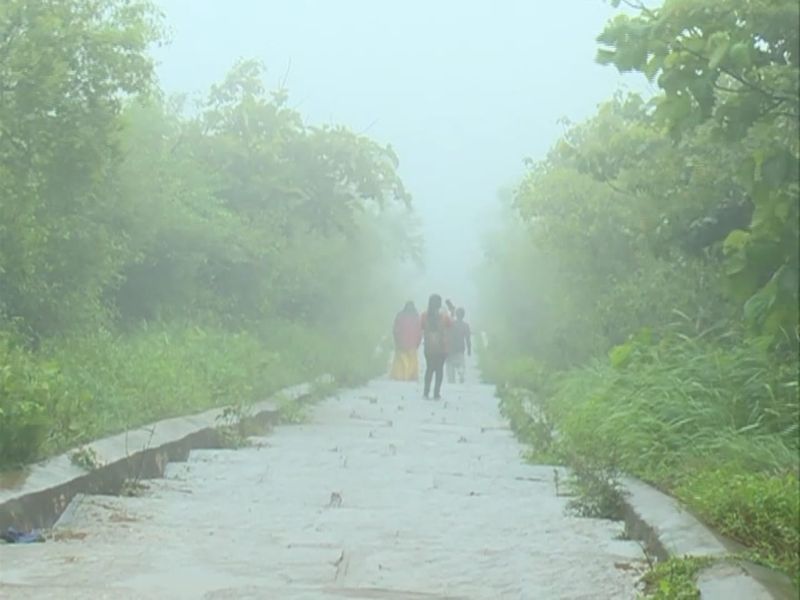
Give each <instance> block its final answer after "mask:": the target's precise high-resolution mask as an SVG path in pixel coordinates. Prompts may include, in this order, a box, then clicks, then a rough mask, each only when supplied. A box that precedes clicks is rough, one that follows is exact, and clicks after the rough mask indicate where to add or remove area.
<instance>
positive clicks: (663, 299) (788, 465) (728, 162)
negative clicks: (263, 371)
mask: <svg viewBox="0 0 800 600" xmlns="http://www.w3.org/2000/svg"><path fill="white" fill-rule="evenodd" d="M627 4H628V5H629V6H632V7H633V8H634V9H635V10H634V11H633V12H632V13H631V12H628V13H626V14H621V15H619V16H618V17H616V18H615V19H613V20H612V21H611V22H610V23H609V24H608V26H607V27H606V29H605V31H603V33H602V34H601V35H600V37H599V42H600V43H601V46H602V47H601V49H600V51H599V55H598V60H599V61H600V62H602V63H607V64H612V65H614V66H616V67H617V68H618V69H619V70H621V71H638V72H641V73H643V74H644V75H645V76H647V77H648V78H649V79H650V80H651V81H653V82H655V83H656V84H657V85H658V87H659V88H660V92H659V93H657V94H656V95H655V96H654V97H653V98H652V99H649V100H646V99H642V98H641V97H638V96H636V95H632V94H629V95H617V96H615V97H614V98H612V99H610V100H609V101H608V102H606V103H604V104H602V105H601V106H600V107H599V109H598V111H597V113H596V114H595V115H594V116H593V117H592V118H590V119H588V120H587V121H586V122H584V123H580V124H575V125H572V126H570V128H569V130H568V131H567V132H566V134H565V135H564V137H563V138H562V139H561V140H559V141H558V142H557V143H556V144H555V145H554V146H553V148H552V150H551V151H550V153H549V154H548V155H547V157H546V158H545V159H544V160H542V161H538V162H531V163H530V164H529V169H528V172H527V174H526V175H525V177H524V179H523V180H522V182H521V183H520V184H519V186H518V187H517V189H516V192H515V194H514V196H513V200H512V201H511V202H509V203H508V207H507V213H508V214H507V221H508V223H507V225H506V226H505V227H504V228H503V229H502V230H501V231H498V232H496V233H494V234H493V235H492V236H491V237H490V238H489V239H488V240H487V253H486V256H487V258H486V261H485V265H484V269H483V275H482V277H483V283H484V285H482V286H481V289H482V290H483V291H484V299H483V306H484V310H483V314H482V317H483V320H484V322H485V325H486V328H487V329H488V330H489V332H490V334H493V335H492V338H491V341H490V344H489V349H488V351H487V352H485V353H484V356H483V358H482V360H483V363H484V371H485V373H486V374H487V375H488V376H490V377H491V378H493V379H495V380H497V381H504V382H506V383H508V384H510V385H511V386H522V387H526V388H529V389H532V390H534V392H535V393H536V394H537V396H538V399H539V403H540V409H541V410H543V415H544V416H541V415H539V416H537V417H536V418H534V419H532V421H531V424H528V425H524V426H523V425H520V424H517V425H516V426H517V427H523V428H525V432H526V434H528V435H529V437H530V438H531V439H532V440H537V441H536V443H538V444H539V445H540V446H541V450H542V451H543V452H544V453H545V454H547V455H550V456H552V455H553V454H556V455H558V456H559V457H560V458H562V459H564V460H567V461H570V462H572V463H573V464H581V465H582V466H585V465H586V463H587V462H590V463H592V464H593V465H595V467H596V468H598V469H609V468H613V469H617V470H623V471H627V472H629V473H633V474H636V475H639V476H641V477H643V478H645V479H647V480H649V481H651V482H654V483H656V484H657V485H658V486H660V487H662V488H663V489H666V490H668V491H670V492H672V493H674V494H676V495H677V496H679V497H680V498H682V499H683V500H685V501H686V502H687V503H688V504H689V505H690V506H692V507H693V508H695V509H696V510H697V511H698V512H699V514H701V515H702V516H703V517H704V518H706V519H707V520H708V521H709V522H711V523H713V524H714V525H716V526H717V527H719V528H720V529H721V530H723V531H724V532H726V533H727V534H729V535H731V536H733V537H735V538H737V539H739V540H740V541H742V542H744V543H746V544H747V545H748V546H750V547H751V548H755V549H757V550H758V552H759V556H760V557H761V559H763V560H766V561H770V562H774V563H777V564H780V565H781V566H783V567H784V568H786V569H788V570H790V571H794V572H795V573H796V572H797V569H798V552H797V547H798V540H799V536H798V530H800V522H799V521H800V514H799V513H798V510H799V507H798V501H799V498H798V496H799V494H798V466H799V464H798V438H799V435H798V419H799V418H800V414H799V412H798V388H797V385H798V381H797V379H798V378H797V366H798V363H797V360H798V355H797V349H798V313H797V307H798V190H799V189H800V186H799V182H798V157H799V156H800V150H799V149H798V106H799V104H798V73H799V69H800V57H799V56H798V28H797V23H798V5H797V3H796V2H794V1H793V0H770V1H759V0H666V1H665V2H664V3H663V5H662V6H661V7H659V8H647V7H645V6H640V5H637V4H633V3H627ZM514 398H515V396H513V394H512V395H510V396H509V397H508V398H507V399H506V402H505V403H506V405H507V406H506V412H507V413H508V414H509V415H510V416H511V417H512V418H515V415H516V419H520V418H522V417H521V415H522V413H524V412H525V410H524V407H521V405H520V404H519V402H518V401H517V400H514ZM509 405H511V406H509ZM554 430H558V435H557V436H555V437H554V436H553V434H552V432H553V431H554Z"/></svg>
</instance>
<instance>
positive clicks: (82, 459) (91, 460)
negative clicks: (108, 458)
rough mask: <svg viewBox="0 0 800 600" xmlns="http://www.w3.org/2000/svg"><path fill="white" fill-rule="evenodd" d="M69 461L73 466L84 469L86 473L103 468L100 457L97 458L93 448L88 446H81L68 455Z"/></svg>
mask: <svg viewBox="0 0 800 600" xmlns="http://www.w3.org/2000/svg"><path fill="white" fill-rule="evenodd" d="M69 460H70V462H71V463H72V464H73V465H75V466H77V467H81V468H82V469H86V470H87V471H93V470H95V469H98V468H100V467H101V466H103V464H102V462H101V461H100V457H98V456H97V452H95V451H94V448H91V447H89V446H81V447H80V448H78V449H77V450H75V451H73V452H72V453H71V454H70V455H69Z"/></svg>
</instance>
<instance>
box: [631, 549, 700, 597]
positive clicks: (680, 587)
mask: <svg viewBox="0 0 800 600" xmlns="http://www.w3.org/2000/svg"><path fill="white" fill-rule="evenodd" d="M712 562H713V560H712V559H710V558H697V557H684V558H670V559H669V560H666V561H664V562H660V563H657V564H656V565H655V566H654V567H653V568H652V569H651V570H650V571H648V572H647V573H645V574H644V576H643V577H642V580H643V581H644V583H645V591H644V597H645V598H648V599H652V600H696V599H698V598H700V590H698V589H697V585H696V580H697V575H698V574H699V573H700V571H701V570H703V569H704V568H706V567H708V566H709V565H710V564H711V563H712Z"/></svg>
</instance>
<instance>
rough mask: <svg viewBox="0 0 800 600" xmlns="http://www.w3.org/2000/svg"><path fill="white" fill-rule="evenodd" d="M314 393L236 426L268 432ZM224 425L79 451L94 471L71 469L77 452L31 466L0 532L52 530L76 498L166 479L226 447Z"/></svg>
mask: <svg viewBox="0 0 800 600" xmlns="http://www.w3.org/2000/svg"><path fill="white" fill-rule="evenodd" d="M311 392H312V384H309V383H304V384H300V385H297V386H293V387H290V388H286V389H284V390H281V391H280V392H278V393H277V394H275V395H273V396H271V397H270V398H269V399H267V400H264V401H262V402H258V403H256V404H254V405H252V406H251V407H250V410H249V414H248V415H246V416H244V417H242V418H241V420H240V421H239V422H238V424H241V425H245V426H254V427H257V428H266V427H267V426H269V424H271V423H272V422H274V421H275V420H276V419H277V417H278V416H279V410H280V401H293V402H298V403H302V402H303V401H305V400H308V399H309V398H310V397H311ZM223 424H224V425H228V424H231V421H230V419H228V418H227V417H226V412H225V408H224V407H223V408H218V409H212V410H208V411H206V412H203V413H199V414H196V415H191V416H187V417H176V418H173V419H165V420H163V421H158V422H156V423H153V424H151V425H148V426H145V427H140V428H138V429H133V430H130V431H127V432H125V433H121V434H118V435H114V436H111V437H107V438H103V439H100V440H97V441H94V442H92V443H90V444H86V445H85V446H82V447H81V451H83V452H86V453H87V454H88V455H91V456H92V457H96V459H97V462H98V465H99V466H98V467H97V468H94V469H91V470H86V469H84V468H82V467H80V466H77V465H75V464H74V463H73V459H72V456H73V453H74V452H75V451H74V450H73V451H70V452H66V453H64V454H61V455H59V456H56V457H53V458H51V459H48V460H45V461H43V462H41V463H37V464H34V465H31V466H30V467H28V468H27V469H26V470H25V472H24V474H23V475H22V476H20V477H19V481H17V482H16V483H15V485H12V486H7V487H5V488H3V489H0V531H6V530H7V529H8V528H9V527H13V528H15V529H17V530H18V531H31V530H34V529H49V528H51V527H53V525H55V523H56V522H57V521H58V519H59V518H60V516H61V515H62V513H63V512H64V511H65V510H66V509H67V506H68V505H69V504H70V502H71V501H72V499H73V498H74V497H75V496H76V495H77V494H89V495H91V494H106V495H115V494H119V493H120V491H121V490H122V488H123V485H124V484H125V482H126V481H130V480H139V479H155V478H158V477H162V476H163V474H164V470H165V468H166V466H167V463H169V462H182V461H185V460H187V458H188V457H189V453H190V452H191V451H192V450H194V449H200V448H221V447H224V440H223V439H222V435H221V434H220V430H219V427H220V426H221V425H223ZM232 424H233V425H236V424H237V422H234V423H232ZM83 449H86V450H83Z"/></svg>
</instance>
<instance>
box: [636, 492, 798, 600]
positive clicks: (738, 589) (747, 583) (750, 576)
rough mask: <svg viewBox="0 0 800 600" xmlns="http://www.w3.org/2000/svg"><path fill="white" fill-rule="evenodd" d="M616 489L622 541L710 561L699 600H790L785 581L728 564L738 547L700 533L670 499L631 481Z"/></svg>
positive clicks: (663, 555) (660, 554)
mask: <svg viewBox="0 0 800 600" xmlns="http://www.w3.org/2000/svg"><path fill="white" fill-rule="evenodd" d="M621 484H622V486H621V487H622V489H621V491H622V502H623V514H622V517H623V520H624V521H625V527H626V531H627V532H628V535H629V536H630V537H632V538H634V539H638V540H641V541H642V543H643V544H644V545H645V548H646V549H647V551H648V552H649V553H650V554H651V555H653V556H655V557H656V558H658V559H659V560H665V559H667V558H669V557H671V556H672V557H695V558H705V557H708V558H711V559H714V563H713V564H712V565H711V566H709V567H707V568H705V569H703V570H702V571H701V572H700V574H699V576H698V578H697V587H698V589H699V590H700V597H701V598H703V599H705V600H795V599H796V598H797V597H798V596H797V590H796V589H795V587H794V584H793V583H792V581H791V579H790V578H789V577H788V576H786V575H784V574H783V573H780V572H778V571H775V570H772V569H768V568H766V567H762V566H760V565H757V564H755V563H752V562H749V561H745V560H735V561H734V560H731V559H729V558H728V557H730V555H731V554H735V553H737V552H740V551H741V550H743V547H742V546H741V545H739V544H736V543H735V542H733V541H731V540H728V539H727V538H724V537H722V536H720V535H718V534H716V533H714V532H713V531H712V530H711V529H709V528H708V527H706V526H705V525H704V524H703V523H702V522H701V521H700V520H699V519H697V518H696V517H695V516H694V515H692V514H691V513H690V512H689V511H688V510H687V509H686V508H685V507H684V506H682V505H681V504H680V502H678V501H677V500H676V499H675V498H673V497H672V496H669V495H667V494H664V493H663V492H660V491H658V490H657V489H655V488H654V487H652V486H650V485H647V484H646V483H644V482H642V481H639V480H638V479H636V478H634V477H625V478H623V480H622V481H621Z"/></svg>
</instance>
